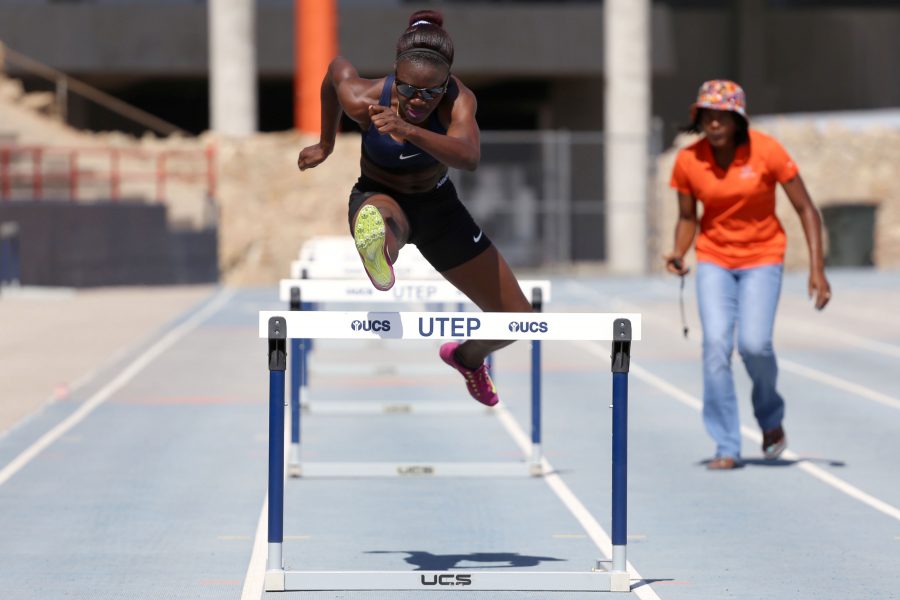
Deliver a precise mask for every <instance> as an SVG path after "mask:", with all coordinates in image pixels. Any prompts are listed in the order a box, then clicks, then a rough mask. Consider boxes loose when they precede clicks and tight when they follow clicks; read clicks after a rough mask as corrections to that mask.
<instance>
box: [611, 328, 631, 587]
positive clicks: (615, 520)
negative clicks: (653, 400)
mask: <svg viewBox="0 0 900 600" xmlns="http://www.w3.org/2000/svg"><path fill="white" fill-rule="evenodd" d="M613 328H614V333H613V344H612V376H613V381H612V384H613V389H612V397H613V399H612V409H613V414H612V546H613V555H612V570H613V571H626V570H627V559H626V555H625V547H626V545H627V543H628V370H629V363H630V361H631V356H630V354H631V322H630V321H629V320H628V319H616V321H615V323H614V324H613Z"/></svg>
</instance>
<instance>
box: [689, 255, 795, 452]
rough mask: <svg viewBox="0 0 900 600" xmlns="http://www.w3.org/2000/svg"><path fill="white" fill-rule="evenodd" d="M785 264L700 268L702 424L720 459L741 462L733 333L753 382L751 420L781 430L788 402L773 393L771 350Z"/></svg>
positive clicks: (706, 265)
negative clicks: (753, 419) (732, 366)
mask: <svg viewBox="0 0 900 600" xmlns="http://www.w3.org/2000/svg"><path fill="white" fill-rule="evenodd" d="M783 271H784V266H783V265H781V264H776V265H766V266H762V267H753V268H750V269H726V268H724V267H720V266H718V265H715V264H712V263H706V262H701V263H699V264H698V265H697V302H698V304H699V306H700V321H701V322H702V324H703V424H704V425H705V426H706V431H707V432H708V433H709V435H710V437H712V439H713V440H714V441H715V442H716V456H730V457H733V458H740V455H741V431H740V418H739V415H738V404H737V395H736V394H735V391H734V377H733V375H732V371H731V355H732V351H733V350H734V332H735V328H736V329H737V343H738V353H740V355H741V358H742V359H743V361H744V366H745V367H746V368H747V373H748V374H749V375H750V379H751V380H752V381H753V393H752V400H753V414H754V416H755V417H756V421H757V423H759V427H760V429H762V430H763V431H768V430H769V429H774V428H775V427H778V426H779V425H781V420H782V418H783V417H784V399H783V398H782V397H781V396H780V395H779V394H778V392H777V391H776V390H775V381H776V379H777V378H778V365H777V364H776V362H775V352H774V350H773V349H772V330H773V328H774V325H775V310H776V308H777V307H778V296H779V295H780V293H781V276H782V273H783Z"/></svg>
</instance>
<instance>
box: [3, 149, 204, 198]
mask: <svg viewBox="0 0 900 600" xmlns="http://www.w3.org/2000/svg"><path fill="white" fill-rule="evenodd" d="M215 165H216V149H215V146H214V145H212V144H210V145H208V146H206V148H205V149H203V150H187V149H160V150H149V149H144V148H118V147H110V146H102V147H64V146H20V145H16V144H6V145H0V201H3V202H9V201H11V200H46V199H57V200H69V201H76V200H88V199H104V200H113V201H118V200H121V199H124V198H129V199H141V200H155V201H158V202H166V200H167V194H168V188H169V185H170V183H172V182H178V183H185V184H189V185H191V186H194V187H199V188H201V189H202V193H203V194H204V196H205V197H206V198H210V199H212V198H215V196H216V184H217V181H216V168H215Z"/></svg>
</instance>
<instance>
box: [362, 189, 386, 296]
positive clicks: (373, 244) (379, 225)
mask: <svg viewBox="0 0 900 600" xmlns="http://www.w3.org/2000/svg"><path fill="white" fill-rule="evenodd" d="M385 231H386V227H385V224H384V219H383V218H382V216H381V213H380V212H379V211H378V209H377V208H375V207H374V206H372V205H371V204H369V205H366V206H363V207H362V208H361V209H360V211H359V214H358V215H357V217H356V227H354V228H353V239H354V241H355V242H356V250H357V251H358V252H359V257H360V258H361V259H362V261H363V266H364V267H365V268H366V274H367V275H368V276H369V279H370V280H371V281H372V285H374V286H375V287H376V288H378V289H379V290H382V291H384V290H389V289H391V287H393V285H394V267H393V266H392V265H391V261H390V259H389V258H388V255H387V248H386V246H385Z"/></svg>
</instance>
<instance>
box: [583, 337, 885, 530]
mask: <svg viewBox="0 0 900 600" xmlns="http://www.w3.org/2000/svg"><path fill="white" fill-rule="evenodd" d="M573 343H575V344H578V345H579V346H581V347H582V348H584V349H585V350H587V351H589V352H591V353H592V354H594V355H597V356H601V357H604V358H608V357H609V349H607V348H601V347H600V346H598V345H597V344H596V343H593V342H573ZM631 372H632V373H633V374H634V375H635V376H636V377H637V378H638V379H640V380H642V381H644V382H645V383H648V384H650V385H652V386H653V387H655V388H656V389H658V390H660V391H661V392H664V393H666V394H668V395H670V396H672V397H673V398H675V399H676V400H678V401H679V402H681V403H682V404H685V405H686V406H689V407H690V408H692V409H694V410H696V411H697V412H700V411H702V410H703V402H702V401H700V400H699V399H698V398H695V397H694V396H692V395H690V394H688V393H687V392H684V391H683V390H681V389H679V388H677V387H675V386H674V385H672V384H671V383H669V382H668V381H665V380H664V379H662V378H660V377H657V376H656V375H654V374H652V373H650V372H649V371H647V370H646V369H643V368H641V367H639V366H637V365H635V364H634V363H633V362H632V363H631ZM741 433H742V434H743V436H744V437H745V438H747V439H749V440H751V441H752V442H753V443H755V444H759V443H761V442H762V435H760V433H759V432H758V431H756V430H754V429H751V428H750V427H747V426H746V425H741ZM782 457H784V458H785V459H787V460H793V461H797V462H796V465H797V467H799V468H800V469H802V470H803V471H805V472H806V473H808V474H809V475H812V476H813V477H815V478H816V479H818V480H819V481H821V482H823V483H825V484H827V485H830V486H831V487H833V488H834V489H836V490H838V491H839V492H842V493H844V494H846V495H848V496H850V497H851V498H855V499H856V500H859V501H860V502H862V503H863V504H866V505H867V506H869V507H871V508H874V509H875V510H877V511H878V512H881V513H883V514H885V515H887V516H889V517H893V518H894V519H896V520H898V521H900V509H898V508H897V507H895V506H892V505H891V504H888V503H887V502H884V501H883V500H880V499H878V498H876V497H875V496H872V495H871V494H867V493H866V492H864V491H862V490H861V489H859V488H858V487H856V486H853V485H851V484H849V483H847V482H846V481H844V480H843V479H841V478H840V477H836V476H834V475H832V474H831V473H829V472H828V471H826V470H825V469H822V468H821V467H817V466H816V465H814V464H811V463H809V462H806V461H804V460H802V459H801V458H800V457H799V456H798V455H797V454H795V453H794V452H791V451H790V450H787V451H785V453H784V454H782Z"/></svg>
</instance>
